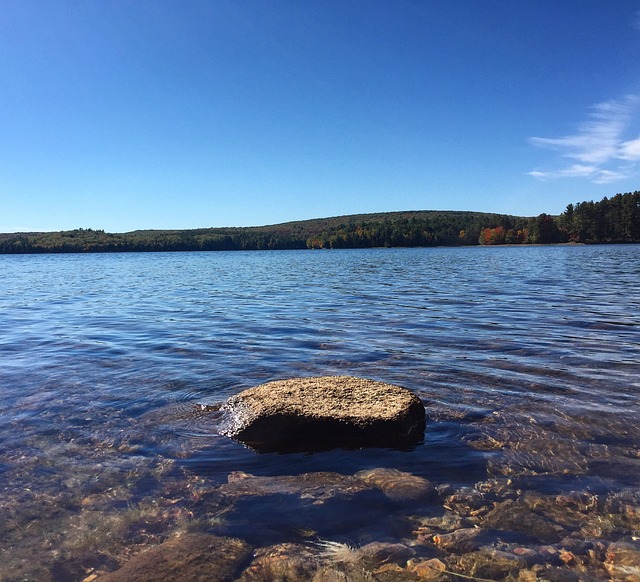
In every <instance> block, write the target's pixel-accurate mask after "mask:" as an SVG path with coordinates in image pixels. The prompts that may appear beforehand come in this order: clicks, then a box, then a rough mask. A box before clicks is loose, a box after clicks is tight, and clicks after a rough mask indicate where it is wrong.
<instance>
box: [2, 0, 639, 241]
mask: <svg viewBox="0 0 640 582" xmlns="http://www.w3.org/2000/svg"><path fill="white" fill-rule="evenodd" d="M0 75H2V79H1V82H0V232H15V231H42V230H61V229H71V228H78V227H82V228H95V229H104V230H107V231H110V232H124V231H129V230H134V229H141V228H196V227H208V226H249V225H263V224H273V223H278V222H286V221H290V220H300V219H306V218H317V217H325V216H335V215H341V214H353V213H365V212H384V211H394V210H431V209H442V210H479V211H488V212H500V213H510V214H518V215H537V214H539V213H541V212H548V213H560V212H562V211H563V210H564V208H565V207H566V205H567V204H568V203H570V202H578V201H581V200H590V199H594V200H598V199H600V198H602V197H603V196H606V195H607V196H608V195H612V194H615V193H616V192H627V191H633V190H637V189H640V1H638V0H615V1H612V0H598V1H596V0H518V1H515V0H416V1H405V0H388V1H377V0H353V1H350V0H322V1H316V0H298V1H293V0H210V1H198V0H180V1H177V0H128V1H126V0H40V1H34V0H3V1H2V5H1V6H0Z"/></svg>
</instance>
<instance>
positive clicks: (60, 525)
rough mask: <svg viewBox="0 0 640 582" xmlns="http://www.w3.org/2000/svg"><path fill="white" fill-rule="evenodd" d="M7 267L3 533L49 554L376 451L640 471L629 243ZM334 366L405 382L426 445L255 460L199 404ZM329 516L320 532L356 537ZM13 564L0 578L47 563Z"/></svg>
mask: <svg viewBox="0 0 640 582" xmlns="http://www.w3.org/2000/svg"><path fill="white" fill-rule="evenodd" d="M0 268H1V269H2V278H1V280H0V362H1V366H0V395H1V400H0V483H2V485H1V489H0V494H1V500H2V502H3V505H2V512H3V514H2V515H0V524H1V523H3V522H4V523H5V526H4V530H3V531H2V532H0V547H2V549H3V550H4V551H6V549H7V548H10V550H11V553H12V555H14V556H18V557H19V556H20V552H21V551H22V550H24V551H25V552H30V554H29V555H31V556H33V555H34V554H33V552H36V554H35V555H36V556H37V559H36V560H35V562H34V563H40V564H43V568H44V567H45V566H44V565H46V564H49V562H51V561H52V560H54V561H55V559H58V558H56V556H58V557H59V555H61V554H60V552H62V553H63V554H64V552H65V551H66V552H69V551H72V550H74V549H77V548H78V547H80V545H81V544H80V542H77V541H70V540H71V538H72V534H71V533H70V532H71V531H72V530H73V528H74V527H75V528H76V529H82V528H83V527H84V528H85V529H86V528H87V527H89V526H87V525H86V519H85V521H83V522H82V523H81V522H80V521H79V520H80V519H81V517H82V516H83V515H84V513H83V512H85V510H87V511H88V510H91V511H92V518H93V519H94V520H95V523H94V524H93V525H92V526H91V527H89V529H91V531H94V532H95V530H96V529H100V528H101V527H103V526H101V525H100V523H101V522H100V520H108V519H110V512H114V515H115V514H116V513H117V512H120V511H123V509H126V508H128V509H129V510H131V508H132V507H137V506H136V504H144V503H146V502H150V501H149V500H151V499H153V497H154V496H156V497H161V496H165V497H171V499H187V500H188V499H189V495H191V494H190V493H189V491H192V490H193V488H194V487H195V485H194V483H195V484H198V487H201V488H202V487H205V486H206V487H210V488H214V487H216V486H218V485H221V484H225V483H226V482H227V480H228V477H229V474H230V473H232V472H233V471H243V472H247V473H251V474H253V475H263V476H278V475H280V476H282V475H298V474H300V473H306V472H314V471H330V472H337V473H342V474H347V475H351V474H353V473H355V472H356V471H359V470H362V469H368V468H374V467H389V468H395V469H399V470H402V471H407V472H410V473H413V474H415V475H419V476H422V477H425V478H427V479H429V480H431V481H433V482H434V483H435V484H440V485H443V486H444V485H446V486H451V487H464V486H473V485H474V484H477V483H479V482H482V481H486V480H488V479H500V478H507V477H508V478H510V479H514V478H516V479H518V487H519V488H520V490H529V491H538V492H540V493H543V494H557V493H561V492H566V491H571V490H580V491H590V492H593V493H594V494H599V495H606V494H610V493H612V492H619V491H622V490H625V489H629V488H634V487H635V488H637V487H638V483H640V452H639V448H638V447H639V443H640V408H639V407H638V404H639V402H638V396H639V393H640V247H638V246H589V247H582V246H561V247H547V246H545V247H502V248H495V247H494V248H489V247H481V248H457V249H449V248H438V249H375V250H349V251H309V252H306V251H292V252H288V251H281V252H280V251H271V252H247V253H244V252H236V253H233V252H231V253H225V252H220V253H173V254H172V253H157V254H156V253H151V254H101V255H42V256H36V255H34V256H1V257H0ZM332 374H341V375H344V374H346V375H354V376H362V377H367V378H372V379H376V380H382V381H386V382H390V383H394V384H399V385H401V386H405V387H407V388H410V389H411V390H414V391H415V392H416V393H417V394H418V395H419V396H420V397H421V398H422V399H423V401H424V403H425V406H426V409H427V418H428V425H427V430H426V433H425V439H424V442H423V443H422V444H420V445H418V446H416V447H415V448H414V449H412V450H411V451H393V450H384V449H369V450H357V451H340V450H338V451H329V452H324V453H318V454H312V455H304V454H290V455H278V454H264V455H258V454H256V453H254V452H253V451H251V450H249V449H246V448H244V447H243V446H242V445H240V444H238V443H235V442H233V441H230V440H228V439H227V438H225V437H223V436H220V435H218V434H217V432H216V426H217V418H216V414H215V412H207V413H205V412H204V411H202V410H201V407H200V406H199V405H201V404H204V405H213V407H214V408H215V404H216V403H219V402H221V401H223V400H224V399H226V398H227V397H228V396H230V395H231V394H234V393H236V392H238V391H240V390H242V389H244V388H247V387H250V386H254V385H256V384H261V383H263V382H267V381H271V380H277V379H283V378H289V377H295V376H315V375H332ZM172 496H173V497H172ZM192 497H193V495H192ZM196 497H198V496H197V495H196ZM47 500H49V502H47ZM47 503H49V505H47ZM65 503H66V505H65ZM174 503H175V505H176V507H182V508H183V509H184V511H185V512H187V513H188V512H191V513H193V512H194V508H193V507H191V506H188V504H187V503H186V502H184V503H178V502H176V501H174ZM53 507H55V509H52V508H53ZM43 508H44V509H43ZM46 508H49V509H46ZM242 511H246V512H248V513H247V515H248V516H249V517H250V520H249V521H251V522H252V525H250V526H249V525H246V526H242V525H241V524H242V523H244V522H243V519H242V515H241V514H242ZM261 511H262V510H261ZM234 515H235V517H234V519H235V521H234V520H231V521H232V524H235V525H233V527H231V528H230V529H229V530H228V532H230V533H232V534H233V535H241V536H242V535H243V534H246V535H245V536H244V537H248V538H251V542H252V543H253V544H254V545H261V544H264V545H266V544H267V543H271V542H272V541H273V539H278V540H280V541H282V540H284V539H286V535H285V534H283V533H282V532H280V533H279V534H278V535H275V534H273V528H271V529H269V530H268V531H266V530H265V532H263V531H262V530H261V529H260V527H257V528H256V522H260V520H267V519H270V520H271V521H274V520H275V521H277V519H276V518H274V517H273V515H271V516H269V517H265V516H264V515H262V514H260V512H259V511H258V510H256V508H255V507H252V508H250V509H246V508H245V509H242V507H240V508H239V509H237V511H236V513H235V514H234ZM174 517H175V516H174ZM325 517H326V516H325ZM85 518H86V516H85ZM171 519H172V518H170V517H167V518H166V521H167V523H169V522H170V521H171ZM212 519H213V518H212ZM212 519H210V521H212ZM74 520H75V521H74ZM245 521H246V520H245ZM331 521H332V520H331V519H329V518H327V519H325V520H324V522H323V524H326V527H325V529H326V531H324V532H323V533H324V534H326V535H327V536H331V535H334V536H338V537H341V539H353V540H356V538H358V536H361V535H362V532H361V529H362V525H361V524H359V523H356V521H357V520H354V524H353V527H352V524H350V523H349V522H348V521H347V522H344V520H343V521H342V522H341V525H340V526H339V527H338V528H337V529H336V530H335V531H334V530H333V529H332V527H331V526H330V525H329V524H330V523H331ZM381 523H382V522H381ZM7 524H9V525H7ZM286 525H287V526H289V525H292V524H291V523H288V522H287V524H286ZM294 525H295V524H294ZM212 527H213V526H212ZM2 528H3V526H2V525H0V530H1V529H2ZM158 528H160V529H161V526H158ZM167 528H169V526H167ZM385 528H387V526H386V525H385V524H384V523H382V525H380V529H381V534H380V535H383V536H385V537H386V538H389V539H392V538H393V537H394V534H393V533H392V531H391V529H389V528H387V529H385ZM165 529H166V528H165ZM169 529H170V528H169ZM276 529H277V528H276ZM166 531H168V529H166ZM166 531H165V530H162V532H163V534H162V535H164V534H165V533H166ZM283 531H284V530H283ZM225 532H227V530H225ZM83 535H85V536H87V535H89V534H87V533H86V532H85V533H84V534H83ZM149 535H150V534H149ZM274 535H275V537H274ZM158 536H160V537H161V535H160V534H158ZM43 540H46V543H45V542H44V541H43ZM151 541H154V540H151ZM356 541H357V540H356ZM132 543H133V542H132ZM136 543H143V542H141V541H138V542H136ZM74 544H75V545H74ZM93 551H95V550H93ZM52 556H53V557H52ZM16 559H17V558H16ZM47 567H48V566H47ZM109 567H110V566H107V567H106V568H107V569H109ZM11 568H13V569H11V571H10V572H9V569H8V570H7V572H9V574H6V576H7V577H6V579H7V580H8V579H13V578H11V576H14V577H15V579H18V576H19V575H20V576H29V575H33V576H36V578H37V577H39V576H43V579H44V574H42V572H44V571H45V570H42V572H40V571H39V570H38V571H37V572H40V573H39V574H38V573H36V574H33V573H32V574H28V572H29V570H28V569H27V567H26V566H25V565H24V564H23V565H22V566H19V565H15V564H13V565H12V566H11ZM21 568H22V569H21ZM34 571H35V570H34ZM25 572H27V573H26V574H25ZM47 572H49V570H47Z"/></svg>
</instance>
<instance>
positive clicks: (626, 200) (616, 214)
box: [0, 191, 640, 254]
mask: <svg viewBox="0 0 640 582" xmlns="http://www.w3.org/2000/svg"><path fill="white" fill-rule="evenodd" d="M567 242H572V243H585V244H594V243H640V191H635V192H629V193H626V194H616V195H615V196H613V197H611V198H607V197H605V198H603V199H602V200H600V201H598V202H593V201H591V202H579V203H577V204H569V205H568V206H567V208H566V209H565V211H564V212H563V213H562V214H561V215H559V216H552V215H548V214H540V215H539V216H537V217H519V216H509V215H502V214H490V213H484V212H461V211H412V212H385V213H379V214H357V215H350V216H338V217H333V218H322V219H313V220H304V221H297V222H287V223H283V224H276V225H271V226H260V227H242V228H241V227H226V228H203V229H190V230H137V231H133V232H128V233H120V234H112V233H107V232H104V231H103V230H93V229H91V228H86V229H85V228H78V229H75V230H69V231H60V232H32V233H10V234H0V253H3V254H23V253H97V252H152V251H155V252H158V251H222V250H225V251H228V250H267V249H274V250H275V249H336V248H369V247H429V246H462V245H504V244H553V243H567Z"/></svg>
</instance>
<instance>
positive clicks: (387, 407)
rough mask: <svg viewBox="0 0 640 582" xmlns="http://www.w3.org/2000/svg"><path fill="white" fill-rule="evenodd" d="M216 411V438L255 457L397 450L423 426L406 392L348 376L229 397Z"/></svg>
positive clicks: (272, 385)
mask: <svg viewBox="0 0 640 582" xmlns="http://www.w3.org/2000/svg"><path fill="white" fill-rule="evenodd" d="M221 412H222V414H223V418H224V421H223V424H222V428H221V433H223V434H225V435H227V436H229V437H231V438H233V439H236V440H238V441H241V442H243V443H245V444H246V445H248V446H250V447H251V448H253V449H255V450H257V451H260V452H267V451H282V452H292V451H305V450H310V451H313V450H327V449H331V448H337V447H403V446H407V445H410V444H415V443H416V442H418V441H419V440H420V439H421V438H422V436H423V434H424V429H425V423H426V419H425V418H426V417H425V411H424V406H423V405H422V402H421V401H420V399H419V398H418V397H417V396H416V395H414V394H413V393H411V392H410V391H408V390H406V389H405V388H401V387H399V386H394V385H391V384H386V383H384V382H376V381H373V380H366V379H362V378H354V377H350V376H322V377H315V378H294V379H290V380H282V381H276V382H269V383H267V384H263V385H260V386H256V387H255V388H250V389H248V390H245V391H243V392H241V393H240V394H237V395H235V396H232V397H231V398H229V399H228V400H227V402H226V403H225V404H224V405H223V406H222V408H221Z"/></svg>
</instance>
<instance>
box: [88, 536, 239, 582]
mask: <svg viewBox="0 0 640 582" xmlns="http://www.w3.org/2000/svg"><path fill="white" fill-rule="evenodd" d="M250 553H251V550H250V547H249V546H248V545H247V544H246V543H245V542H243V541H242V540H238V539H232V538H222V537H217V536H212V535H207V534H188V535H183V536H179V537H176V538H173V539H170V540H169V541H166V542H164V543H163V544H160V545H159V546H156V547H155V548H152V549H150V550H147V551H146V552H142V553H141V554H138V555H137V556H135V557H133V558H131V559H130V560H129V561H128V562H127V563H126V564H125V565H124V566H122V568H120V569H119V570H116V571H115V572H112V573H111V574H108V575H107V576H104V577H102V578H100V580H101V581H104V582H198V581H202V582H205V581H206V582H224V581H226V580H232V579H233V578H234V576H235V575H236V573H238V571H239V570H240V567H241V565H242V564H243V562H244V561H245V560H246V559H247V558H248V557H249V555H250Z"/></svg>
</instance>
